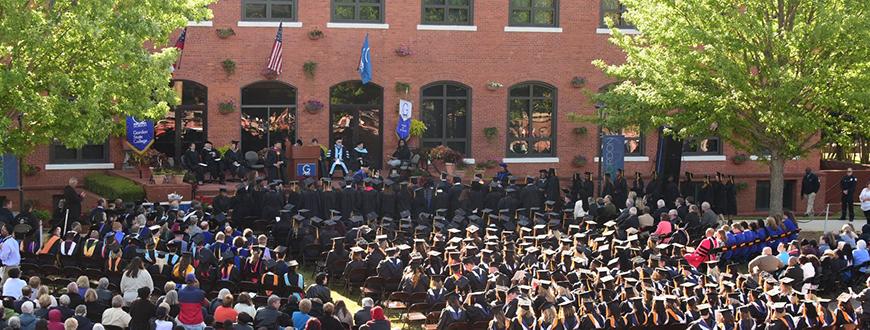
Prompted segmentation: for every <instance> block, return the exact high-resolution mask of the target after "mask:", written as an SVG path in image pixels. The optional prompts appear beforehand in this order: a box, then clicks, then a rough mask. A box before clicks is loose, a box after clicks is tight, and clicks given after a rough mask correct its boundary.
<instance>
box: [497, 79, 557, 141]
mask: <svg viewBox="0 0 870 330" xmlns="http://www.w3.org/2000/svg"><path fill="white" fill-rule="evenodd" d="M555 115H556V89H555V88H553V87H550V86H547V85H543V84H539V83H524V84H519V85H515V86H513V87H511V89H510V96H509V99H508V123H507V124H508V133H507V137H508V141H507V149H508V150H507V153H508V157H543V156H552V155H554V154H555V150H556V149H555V147H556V143H555V142H556V132H555V131H556V127H555V122H554V118H555Z"/></svg>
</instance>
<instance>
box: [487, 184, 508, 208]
mask: <svg viewBox="0 0 870 330" xmlns="http://www.w3.org/2000/svg"><path fill="white" fill-rule="evenodd" d="M502 197H504V194H503V193H502V192H501V191H500V190H496V189H494V190H492V191H490V192H489V193H487V194H486V200H485V201H484V203H483V207H484V208H487V209H490V210H496V211H498V202H499V201H500V200H501V198H502Z"/></svg>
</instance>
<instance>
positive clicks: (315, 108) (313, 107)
mask: <svg viewBox="0 0 870 330" xmlns="http://www.w3.org/2000/svg"><path fill="white" fill-rule="evenodd" d="M302 108H303V109H305V111H306V112H308V113H312V114H314V113H318V112H320V110H323V102H320V101H318V100H308V101H305V103H303V104H302Z"/></svg>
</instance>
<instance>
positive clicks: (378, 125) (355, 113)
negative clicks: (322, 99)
mask: <svg viewBox="0 0 870 330" xmlns="http://www.w3.org/2000/svg"><path fill="white" fill-rule="evenodd" d="M329 93H330V94H329V95H330V97H329V118H330V123H329V125H330V127H329V129H330V131H329V133H330V134H329V145H330V146H331V145H333V144H334V143H335V140H336V139H338V138H341V139H342V140H343V141H344V145H345V147H347V148H348V149H353V148H354V147H356V144H357V143H359V142H363V143H364V144H365V147H366V149H368V151H369V160H370V161H371V164H370V168H373V169H380V168H381V163H382V160H383V143H384V141H383V135H382V132H383V128H384V124H383V119H384V113H383V110H382V109H383V98H384V90H383V89H382V88H381V87H380V86H378V85H375V84H372V83H369V84H365V85H363V84H362V83H361V82H360V81H358V80H357V81H346V82H343V83H340V84H338V85H335V86H332V88H330V90H329Z"/></svg>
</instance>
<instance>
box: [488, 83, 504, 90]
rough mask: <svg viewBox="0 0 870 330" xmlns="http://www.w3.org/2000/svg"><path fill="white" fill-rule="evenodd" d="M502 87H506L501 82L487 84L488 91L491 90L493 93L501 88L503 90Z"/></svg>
mask: <svg viewBox="0 0 870 330" xmlns="http://www.w3.org/2000/svg"><path fill="white" fill-rule="evenodd" d="M502 87H504V85H502V84H501V83H500V82H497V81H490V82H488V83H486V89H488V90H491V91H494V90H498V89H499V88H502Z"/></svg>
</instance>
